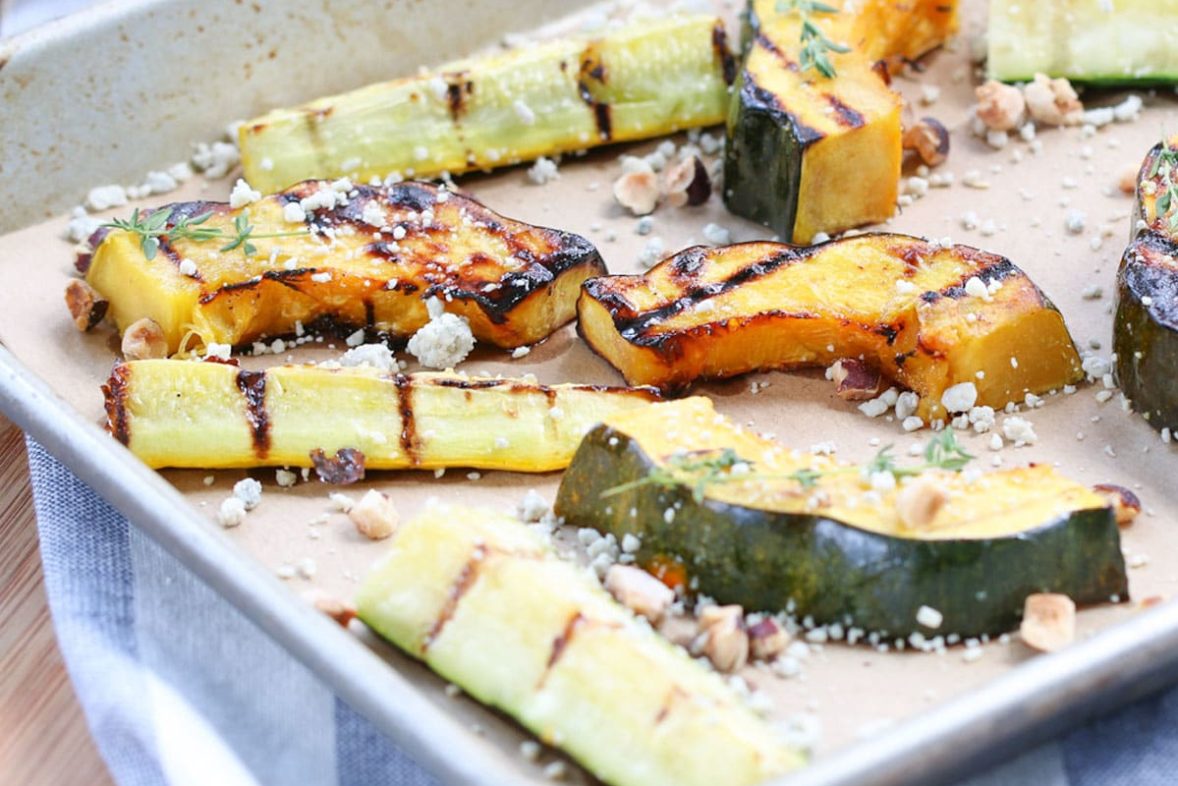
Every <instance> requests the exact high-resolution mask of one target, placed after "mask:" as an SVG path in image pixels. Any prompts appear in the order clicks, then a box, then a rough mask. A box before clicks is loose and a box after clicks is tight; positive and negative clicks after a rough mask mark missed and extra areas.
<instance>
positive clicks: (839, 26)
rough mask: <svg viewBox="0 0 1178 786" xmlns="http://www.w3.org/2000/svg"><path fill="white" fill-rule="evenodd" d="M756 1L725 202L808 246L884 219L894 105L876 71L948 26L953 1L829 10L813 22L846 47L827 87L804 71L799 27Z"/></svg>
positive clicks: (891, 184) (895, 130)
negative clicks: (822, 235) (817, 238)
mask: <svg viewBox="0 0 1178 786" xmlns="http://www.w3.org/2000/svg"><path fill="white" fill-rule="evenodd" d="M777 5H778V4H777V2H776V0H753V1H752V2H751V3H750V5H749V11H748V14H747V16H746V29H745V34H744V40H745V41H746V42H747V49H746V52H745V55H744V61H743V65H742V67H741V69H740V73H739V76H738V79H737V83H736V88H735V90H734V93H733V97H732V104H731V106H730V108H729V115H728V146H727V148H726V152H725V162H724V200H725V204H726V205H727V206H728V209H729V210H731V211H732V212H733V213H736V214H737V215H740V216H744V217H746V218H750V219H752V220H754V221H759V222H760V223H762V224H765V225H766V226H768V227H770V228H771V229H773V231H774V232H776V233H777V234H778V235H779V236H780V237H781V238H782V239H784V240H787V241H790V242H795V243H809V242H810V241H811V240H812V239H813V237H814V236H815V235H816V234H817V233H819V232H825V233H828V234H833V233H835V232H839V231H841V230H844V229H848V228H850V227H854V226H859V225H861V224H867V223H872V222H876V221H882V220H883V219H885V218H887V217H889V216H891V215H892V212H893V211H894V209H895V203H896V197H897V195H898V188H899V178H900V165H901V159H902V154H903V150H902V147H901V128H900V109H901V99H900V96H899V95H898V94H897V93H895V92H893V91H892V90H891V89H890V88H889V87H888V79H887V72H886V68H885V69H880V68H878V67H876V61H878V60H881V59H885V58H888V57H895V56H900V57H909V58H911V57H916V56H919V55H921V54H923V53H924V52H926V51H928V50H929V49H932V48H933V47H935V46H938V45H939V44H940V43H942V42H943V41H944V40H945V38H946V37H947V36H948V35H950V34H951V33H952V32H953V31H954V30H956V27H957V14H956V3H955V2H953V1H952V0H918V2H910V1H908V0H905V1H904V2H900V1H899V0H873V1H872V2H866V3H851V2H834V3H832V4H831V5H832V6H833V7H837V8H839V9H840V10H839V12H838V13H813V14H812V15H811V17H810V19H811V21H812V22H813V23H814V24H816V25H817V26H818V27H819V28H820V29H822V31H823V32H824V34H825V35H826V36H827V37H828V38H830V39H831V40H834V41H835V42H837V43H841V44H843V45H845V46H849V47H850V48H851V51H850V52H847V53H844V54H838V53H834V54H831V55H830V61H831V63H832V65H833V66H834V67H835V69H836V70H837V75H836V76H835V77H834V78H827V77H825V76H823V75H822V74H820V73H819V72H818V71H817V70H814V69H808V70H802V69H801V68H800V67H799V61H800V57H801V49H802V46H801V40H802V19H801V18H800V17H799V16H798V15H797V14H796V13H792V12H785V13H782V12H778V11H777Z"/></svg>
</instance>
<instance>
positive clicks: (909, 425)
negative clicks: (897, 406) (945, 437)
mask: <svg viewBox="0 0 1178 786" xmlns="http://www.w3.org/2000/svg"><path fill="white" fill-rule="evenodd" d="M900 428H902V429H904V430H905V431H920V430H921V429H922V428H924V421H923V420H921V419H920V418H919V417H917V416H916V415H912V416H910V417H906V418H904V420H903V421H902V422H901V423H900Z"/></svg>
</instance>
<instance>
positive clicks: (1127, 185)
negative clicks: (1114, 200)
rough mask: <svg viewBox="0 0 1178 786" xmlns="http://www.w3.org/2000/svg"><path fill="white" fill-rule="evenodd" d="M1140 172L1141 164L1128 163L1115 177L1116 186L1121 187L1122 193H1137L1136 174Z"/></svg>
mask: <svg viewBox="0 0 1178 786" xmlns="http://www.w3.org/2000/svg"><path fill="white" fill-rule="evenodd" d="M1140 173H1141V166H1140V165H1138V164H1129V165H1127V166H1126V167H1125V168H1124V169H1123V170H1122V171H1121V176H1120V178H1118V179H1117V188H1119V189H1121V193H1122V194H1136V193H1137V176H1138V175H1139V174H1140Z"/></svg>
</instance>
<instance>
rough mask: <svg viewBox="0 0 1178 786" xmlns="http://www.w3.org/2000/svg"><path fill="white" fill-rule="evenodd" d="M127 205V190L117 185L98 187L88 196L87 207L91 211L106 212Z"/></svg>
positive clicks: (91, 190)
mask: <svg viewBox="0 0 1178 786" xmlns="http://www.w3.org/2000/svg"><path fill="white" fill-rule="evenodd" d="M125 204H127V189H125V188H123V187H122V186H120V185H117V184H111V185H109V186H97V187H96V188H92V189H90V193H89V194H87V195H86V207H88V208H90V209H91V210H106V209H108V208H112V207H122V206H123V205H125Z"/></svg>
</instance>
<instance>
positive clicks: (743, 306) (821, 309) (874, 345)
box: [577, 234, 1083, 419]
mask: <svg viewBox="0 0 1178 786" xmlns="http://www.w3.org/2000/svg"><path fill="white" fill-rule="evenodd" d="M973 277H977V278H978V279H980V280H981V281H983V282H986V281H988V282H998V283H996V284H995V285H994V289H993V292H992V293H990V292H987V294H986V296H985V297H980V296H973V295H968V294H966V291H965V285H966V283H967V282H968V280H969V279H970V278H973ZM577 309H578V315H579V322H578V330H579V331H580V333H581V335H582V336H583V337H584V338H585V340H586V341H587V342H588V343H589V345H590V346H591V347H592V348H593V349H594V350H595V351H596V352H597V353H598V354H600V355H601V356H602V357H604V358H605V359H606V360H607V361H608V362H609V363H610V364H611V365H613V366H614V367H615V368H617V369H618V370H619V371H620V372H621V373H622V376H623V377H624V378H625V379H626V380H627V382H629V383H630V384H643V385H654V386H656V387H659V388H661V389H663V390H664V391H669V392H680V391H683V390H685V389H686V388H687V387H689V386H690V385H691V384H692V383H693V382H695V381H696V380H700V379H711V378H724V377H731V376H735V375H738V374H743V373H745V372H748V371H754V370H768V369H791V368H801V367H807V366H829V365H830V364H832V363H833V362H834V361H835V360H838V359H840V358H846V357H859V356H864V357H866V358H868V359H870V360H872V361H874V362H875V363H876V364H877V365H878V366H879V368H880V370H881V371H882V372H883V373H884V374H885V375H886V376H888V377H890V378H891V379H893V380H895V381H896V382H898V383H899V384H901V385H903V386H905V387H908V388H911V389H912V390H914V391H916V392H917V393H918V394H920V396H921V403H920V408H919V409H918V413H917V414H919V415H920V416H921V417H924V418H926V419H929V418H940V417H944V415H945V412H944V408H943V407H942V406H941V403H940V399H941V394H942V393H943V392H944V391H945V389H947V388H948V387H950V386H952V385H955V384H957V383H960V382H972V383H974V385H975V387H976V388H977V391H978V402H977V403H978V405H979V406H982V405H985V406H992V407H995V408H997V407H1001V406H1004V405H1005V404H1006V403H1007V402H1009V401H1021V400H1023V398H1024V397H1025V395H1026V393H1028V392H1030V393H1036V394H1039V393H1044V392H1047V391H1049V390H1053V389H1058V388H1060V387H1062V386H1063V385H1065V384H1069V383H1073V382H1076V381H1078V380H1079V379H1081V378H1082V377H1083V372H1082V370H1081V368H1080V358H1079V355H1078V354H1077V352H1076V349H1075V346H1074V344H1073V343H1072V339H1071V337H1070V335H1069V334H1068V331H1067V328H1066V326H1065V325H1064V322H1063V317H1062V316H1061V315H1060V314H1059V312H1058V311H1057V310H1056V309H1055V308H1054V307H1053V306H1052V304H1051V302H1050V301H1049V300H1047V298H1046V297H1045V296H1044V295H1043V293H1042V292H1041V291H1040V290H1039V289H1038V288H1037V287H1036V286H1035V285H1034V284H1033V283H1032V282H1031V281H1030V279H1029V278H1027V276H1026V274H1024V273H1023V272H1022V271H1021V270H1019V269H1018V268H1017V267H1015V266H1014V265H1013V264H1012V263H1011V262H1010V261H1009V260H1007V259H1004V258H1002V257H999V256H997V255H994V254H989V253H987V252H984V251H979V250H977V249H973V248H969V247H966V246H953V247H952V248H943V247H940V246H937V245H934V244H930V243H928V242H926V241H924V240H920V239H918V238H913V237H909V236H906V235H888V234H879V235H861V236H858V237H853V238H847V239H843V240H838V241H834V242H830V243H826V244H823V245H819V246H812V247H795V246H786V245H781V244H777V243H741V244H737V245H733V246H727V247H723V248H714V249H704V248H698V247H697V248H690V249H687V250H685V251H682V252H680V253H679V254H676V255H674V256H672V257H668V258H667V259H665V260H663V261H662V262H661V263H659V264H658V265H657V266H655V267H654V268H652V269H651V270H650V271H648V272H647V273H645V274H643V275H638V276H607V277H604V278H596V279H591V280H589V281H587V282H586V283H585V285H584V286H583V287H582V291H581V297H580V300H579V301H578V306H577ZM1027 336H1035V341H1033V342H1032V341H1028V340H1027ZM979 372H980V373H979Z"/></svg>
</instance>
